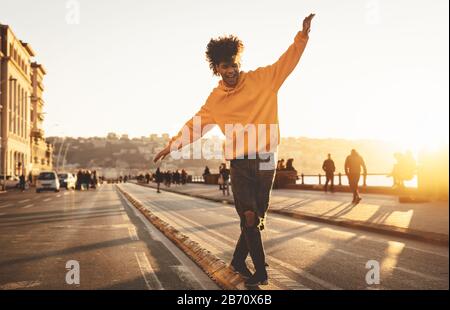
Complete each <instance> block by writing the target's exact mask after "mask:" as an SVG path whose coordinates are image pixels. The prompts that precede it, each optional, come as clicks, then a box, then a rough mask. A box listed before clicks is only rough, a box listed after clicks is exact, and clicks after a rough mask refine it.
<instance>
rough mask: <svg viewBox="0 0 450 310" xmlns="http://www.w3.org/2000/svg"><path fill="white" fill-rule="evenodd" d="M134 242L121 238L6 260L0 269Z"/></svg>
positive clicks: (0, 265)
mask: <svg viewBox="0 0 450 310" xmlns="http://www.w3.org/2000/svg"><path fill="white" fill-rule="evenodd" d="M132 242H135V241H132V240H131V239H130V238H129V237H126V238H121V239H115V240H108V241H102V242H98V243H93V244H88V245H81V246H75V247H71V248H67V249H63V250H56V251H50V252H46V253H44V254H38V255H32V256H27V257H23V258H16V259H11V260H6V261H3V262H0V267H6V266H9V265H12V264H21V263H28V262H32V261H35V260H39V259H44V258H49V257H51V256H60V255H68V254H74V253H78V252H85V251H91V250H99V249H101V248H108V247H114V246H119V245H123V244H128V243H132Z"/></svg>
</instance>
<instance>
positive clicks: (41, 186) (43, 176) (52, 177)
mask: <svg viewBox="0 0 450 310" xmlns="http://www.w3.org/2000/svg"><path fill="white" fill-rule="evenodd" d="M59 188H60V185H59V180H58V175H57V174H56V172H55V171H43V172H41V173H39V176H38V177H37V181H36V193H40V192H41V191H55V192H59Z"/></svg>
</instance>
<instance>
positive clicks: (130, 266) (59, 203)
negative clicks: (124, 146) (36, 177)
mask: <svg viewBox="0 0 450 310" xmlns="http://www.w3.org/2000/svg"><path fill="white" fill-rule="evenodd" d="M0 249H1V250H0V289H68V290H70V289H139V290H147V289H181V290H185V289H218V287H217V286H216V285H215V284H214V283H213V282H212V281H211V280H210V279H209V278H208V277H207V276H206V275H205V274H204V273H203V271H201V270H200V269H199V268H198V267H197V266H196V265H195V264H194V263H193V262H192V261H191V260H190V259H189V258H187V257H186V256H185V255H184V253H182V252H181V251H180V250H179V249H178V248H176V247H175V246H174V245H173V244H172V243H171V242H170V241H168V240H167V239H166V238H165V237H164V236H163V235H162V234H161V233H159V231H157V230H156V229H155V228H154V227H153V226H152V225H149V224H148V222H147V221H146V219H145V218H144V217H143V216H142V215H141V214H140V213H139V212H137V210H135V208H134V207H132V206H131V205H129V204H128V203H127V201H126V200H125V199H123V197H122V196H121V194H120V193H119V192H118V191H117V190H116V189H115V188H114V186H112V185H104V186H101V187H99V188H98V189H97V190H90V191H82V192H80V191H61V192H60V193H50V192H49V193H41V194H36V193H35V192H34V191H31V190H30V191H26V192H24V193H20V192H18V191H12V192H8V193H6V194H0ZM69 261H76V262H77V263H78V265H79V269H78V268H77V264H76V262H71V264H69V265H67V263H68V262H69ZM67 267H68V269H67ZM77 270H79V273H78V274H79V279H80V281H79V284H77V281H76V279H77V276H76V274H77ZM67 277H68V280H69V281H67V279H66V278H67ZM68 282H69V283H68ZM74 282H75V283H74Z"/></svg>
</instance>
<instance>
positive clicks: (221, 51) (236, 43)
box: [206, 35, 244, 75]
mask: <svg viewBox="0 0 450 310" xmlns="http://www.w3.org/2000/svg"><path fill="white" fill-rule="evenodd" d="M243 51H244V44H243V43H242V41H241V40H239V38H238V37H236V36H234V35H229V36H226V37H219V38H217V39H211V40H210V41H209V43H208V46H207V47H206V59H207V61H208V62H209V67H210V68H211V70H212V71H213V72H214V74H215V75H218V72H217V70H216V65H219V64H220V63H221V62H230V61H232V60H233V58H235V57H236V56H238V57H239V58H240V55H241V54H242V52H243Z"/></svg>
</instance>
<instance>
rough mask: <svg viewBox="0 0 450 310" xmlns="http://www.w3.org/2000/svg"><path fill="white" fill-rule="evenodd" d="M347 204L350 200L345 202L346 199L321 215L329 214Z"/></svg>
mask: <svg viewBox="0 0 450 310" xmlns="http://www.w3.org/2000/svg"><path fill="white" fill-rule="evenodd" d="M345 204H348V202H345V201H344V202H342V203H340V204H338V205H337V206H336V207H334V208H331V209H330V210H328V211H326V212H324V213H322V214H321V215H322V216H324V215H327V214H329V213H331V212H333V211H334V210H336V209H339V208H340V207H342V206H343V205H345Z"/></svg>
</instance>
